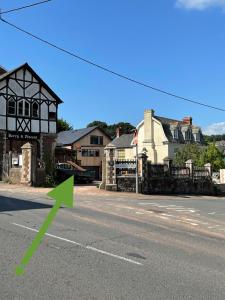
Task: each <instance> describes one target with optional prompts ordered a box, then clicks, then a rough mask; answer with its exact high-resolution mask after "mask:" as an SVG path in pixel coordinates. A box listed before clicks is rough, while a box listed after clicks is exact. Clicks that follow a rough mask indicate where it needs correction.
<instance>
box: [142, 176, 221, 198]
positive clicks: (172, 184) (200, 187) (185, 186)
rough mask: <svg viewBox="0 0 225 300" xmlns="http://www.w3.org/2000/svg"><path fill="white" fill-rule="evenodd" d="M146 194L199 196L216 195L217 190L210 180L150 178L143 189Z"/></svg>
mask: <svg viewBox="0 0 225 300" xmlns="http://www.w3.org/2000/svg"><path fill="white" fill-rule="evenodd" d="M143 193H144V194H196V195H197V194H198V195H216V194H217V189H216V187H215V185H214V184H213V182H212V180H211V179H210V178H199V179H191V178H183V179H182V178H172V177H165V178H150V179H148V181H147V185H145V186H144V187H143Z"/></svg>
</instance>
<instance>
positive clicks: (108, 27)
mask: <svg viewBox="0 0 225 300" xmlns="http://www.w3.org/2000/svg"><path fill="white" fill-rule="evenodd" d="M34 2H35V1H34ZM29 3H32V1H27V0H17V1H6V0H0V7H1V9H2V10H7V9H11V8H14V7H17V6H23V5H26V4H29ZM4 18H5V19H7V20H8V21H10V22H12V23H14V24H16V25H18V26H21V27H23V28H24V29H27V30H28V31H31V32H32V33H34V34H36V35H39V36H40V37H42V38H45V39H48V40H49V41H51V42H53V43H56V44H57V45H59V46H62V47H64V48H66V49H68V50H71V51H74V52H75V53H77V54H78V55H80V56H83V57H85V58H87V59H90V60H93V61H95V62H97V63H98V64H101V65H103V66H106V67H108V68H111V69H113V70H115V71H117V72H120V73H123V74H125V75H128V76H130V77H133V78H135V79H137V80H139V81H143V82H146V83H148V84H151V85H153V86H155V87H158V88H161V89H165V90H168V91H170V92H172V93H176V94H178V95H181V96H185V97H189V98H193V99H196V100H199V101H202V102H205V103H207V104H211V105H214V106H219V107H223V108H225V55H224V53H225V30H224V28H225V1H224V0H166V1H165V0H157V1H153V0H123V1H119V0H113V1H112V0H111V1H110V0H109V1H104V0H95V1H91V0H82V1H76V0H67V1H62V0H53V1H52V2H50V3H47V4H43V5H40V6H36V7H34V8H32V9H27V10H23V11H20V12H15V13H12V14H7V15H4ZM0 36H1V47H0V58H1V59H0V64H1V65H3V66H5V67H6V68H7V69H12V68H14V67H17V66H18V65H20V64H23V63H24V62H28V63H29V64H30V65H31V66H32V67H33V68H34V69H35V70H36V71H37V72H38V74H39V75H40V76H41V77H42V78H43V79H44V80H45V81H46V82H47V83H48V84H49V85H50V86H51V87H52V89H53V90H54V91H55V92H56V93H57V94H58V95H59V96H60V97H61V98H62V99H63V100H64V104H62V105H61V106H60V116H62V117H63V118H65V119H67V120H68V121H69V122H70V123H71V124H73V126H74V127H75V128H80V127H85V126H86V125H87V124H88V123H89V122H91V121H93V120H102V121H106V122H108V123H115V122H119V121H127V122H131V123H132V124H134V125H136V124H137V123H139V122H140V121H141V120H142V118H143V111H144V109H146V108H153V109H154V110H155V111H156V114H158V115H162V116H167V117H171V118H178V119H181V118H183V116H186V115H191V116H192V117H193V119H194V123H196V124H198V125H200V126H202V128H206V127H208V126H210V127H209V128H208V132H210V133H213V132H218V133H220V132H224V133H225V112H219V111H214V110H210V109H207V108H203V107H200V106H196V105H193V104H190V103H185V102H182V101H178V100H176V99H174V98H171V97H168V96H165V95H162V94H159V93H157V92H154V91H151V90H149V89H146V88H144V87H140V86H136V85H135V84H132V83H130V82H127V81H124V80H122V79H119V78H116V77H114V76H113V75H110V74H107V73H105V72H103V71H101V70H99V69H95V68H93V67H92V66H89V65H86V64H84V63H82V62H80V61H78V60H75V59H73V58H72V57H69V56H67V55H65V54H63V53H60V52H58V51H57V50H55V49H52V48H50V47H48V46H46V45H43V44H41V43H40V42H38V41H35V40H33V39H31V38H29V37H27V36H25V35H24V34H22V33H20V32H17V31H15V30H14V29H12V28H10V27H8V26H7V25H5V24H4V23H0Z"/></svg>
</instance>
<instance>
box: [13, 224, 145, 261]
mask: <svg viewBox="0 0 225 300" xmlns="http://www.w3.org/2000/svg"><path fill="white" fill-rule="evenodd" d="M12 224H13V225H15V226H17V227H21V228H24V229H28V230H30V231H34V232H38V230H36V229H34V228H30V227H27V226H24V225H20V224H17V223H12ZM45 235H47V236H50V237H52V238H55V239H58V240H61V241H64V242H67V243H70V244H74V245H77V246H80V247H82V248H84V249H88V250H91V251H94V252H98V253H101V254H104V255H107V256H111V257H114V258H117V259H119V260H123V261H126V262H129V263H132V264H135V265H139V266H143V264H142V263H139V262H138V261H135V260H133V259H129V258H126V257H123V256H120V255H116V254H113V253H110V252H107V251H104V250H101V249H97V248H94V247H91V246H85V245H83V244H81V243H78V242H75V241H72V240H69V239H65V238H62V237H59V236H56V235H53V234H49V233H45Z"/></svg>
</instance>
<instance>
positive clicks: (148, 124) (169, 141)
mask: <svg viewBox="0 0 225 300" xmlns="http://www.w3.org/2000/svg"><path fill="white" fill-rule="evenodd" d="M136 128H137V132H138V153H139V154H140V153H142V152H143V150H147V156H148V160H150V161H151V162H152V163H155V164H156V163H163V162H164V160H165V159H171V160H173V159H174V157H175V155H176V152H177V151H178V150H179V149H180V148H182V147H183V146H184V145H185V144H187V143H197V144H200V145H201V144H203V136H202V132H201V128H200V127H197V126H194V125H193V124H192V118H191V117H185V118H184V119H183V120H182V121H179V120H174V119H168V118H164V117H159V116H156V115H155V113H154V110H152V109H150V110H145V112H144V120H143V121H141V122H140V123H139V124H138V125H137V127H136ZM110 149H114V151H115V158H116V159H127V160H129V159H134V158H135V155H136V149H135V145H134V143H133V134H125V135H122V136H119V135H118V134H117V137H116V138H115V139H114V140H113V141H112V142H111V143H110V144H108V145H107V146H106V148H105V150H106V157H107V152H108V151H110Z"/></svg>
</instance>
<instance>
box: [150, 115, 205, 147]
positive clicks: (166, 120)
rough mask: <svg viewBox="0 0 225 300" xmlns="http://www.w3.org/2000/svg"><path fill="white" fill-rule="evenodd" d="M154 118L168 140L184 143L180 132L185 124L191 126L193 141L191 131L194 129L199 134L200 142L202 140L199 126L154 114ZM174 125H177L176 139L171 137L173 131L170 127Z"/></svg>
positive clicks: (185, 126)
mask: <svg viewBox="0 0 225 300" xmlns="http://www.w3.org/2000/svg"><path fill="white" fill-rule="evenodd" d="M154 118H155V119H157V120H158V121H159V122H160V123H161V124H162V127H163V130H164V133H165V135H166V137H167V139H168V141H169V142H179V143H185V139H184V136H183V134H182V129H184V130H185V129H186V128H187V126H188V127H189V126H190V127H191V128H192V138H191V139H192V141H194V137H193V133H194V132H195V131H197V132H200V135H201V143H202V142H203V136H202V133H201V130H200V128H199V127H197V126H195V125H188V124H187V123H185V122H184V121H180V120H175V119H169V118H164V117H159V116H154ZM173 125H174V126H176V125H177V126H178V139H176V140H175V139H174V137H173V133H172V127H173Z"/></svg>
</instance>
